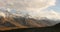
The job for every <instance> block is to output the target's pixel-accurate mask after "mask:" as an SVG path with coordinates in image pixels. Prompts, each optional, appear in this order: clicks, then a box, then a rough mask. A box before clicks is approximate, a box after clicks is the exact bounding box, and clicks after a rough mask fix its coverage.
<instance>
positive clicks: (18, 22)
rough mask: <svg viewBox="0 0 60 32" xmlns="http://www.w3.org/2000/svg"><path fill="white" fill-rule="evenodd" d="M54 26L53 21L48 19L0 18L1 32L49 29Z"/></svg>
mask: <svg viewBox="0 0 60 32" xmlns="http://www.w3.org/2000/svg"><path fill="white" fill-rule="evenodd" d="M50 21H52V22H50ZM54 25H55V21H54V20H49V19H40V20H38V19H33V18H26V17H8V18H3V17H1V18H0V27H1V28H0V30H2V31H3V30H12V29H18V28H35V27H36V28H38V27H49V26H54ZM7 27H8V28H7ZM2 28H3V29H2Z"/></svg>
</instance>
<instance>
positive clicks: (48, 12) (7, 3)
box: [0, 0, 60, 19]
mask: <svg viewBox="0 0 60 32" xmlns="http://www.w3.org/2000/svg"><path fill="white" fill-rule="evenodd" d="M1 7H3V8H4V9H6V10H5V11H9V12H10V13H14V14H15V15H16V13H18V14H20V13H21V14H22V15H26V14H29V15H30V17H33V18H40V17H47V18H54V19H55V18H59V19H60V0H0V8H1ZM0 11H3V9H2V10H0ZM16 11H17V12H16ZM58 12H59V13H58ZM0 14H1V13H0ZM2 14H5V13H4V12H3V13H2ZM21 14H20V15H21Z"/></svg>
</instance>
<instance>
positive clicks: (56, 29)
mask: <svg viewBox="0 0 60 32" xmlns="http://www.w3.org/2000/svg"><path fill="white" fill-rule="evenodd" d="M4 32H60V23H59V24H56V25H55V26H49V27H35V28H22V29H14V30H7V31H4Z"/></svg>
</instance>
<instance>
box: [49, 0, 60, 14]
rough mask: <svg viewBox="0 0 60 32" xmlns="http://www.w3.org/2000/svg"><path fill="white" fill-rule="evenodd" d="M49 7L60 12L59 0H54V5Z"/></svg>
mask: <svg viewBox="0 0 60 32" xmlns="http://www.w3.org/2000/svg"><path fill="white" fill-rule="evenodd" d="M49 9H54V11H56V12H58V13H60V0H56V5H55V6H52V7H49Z"/></svg>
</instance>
